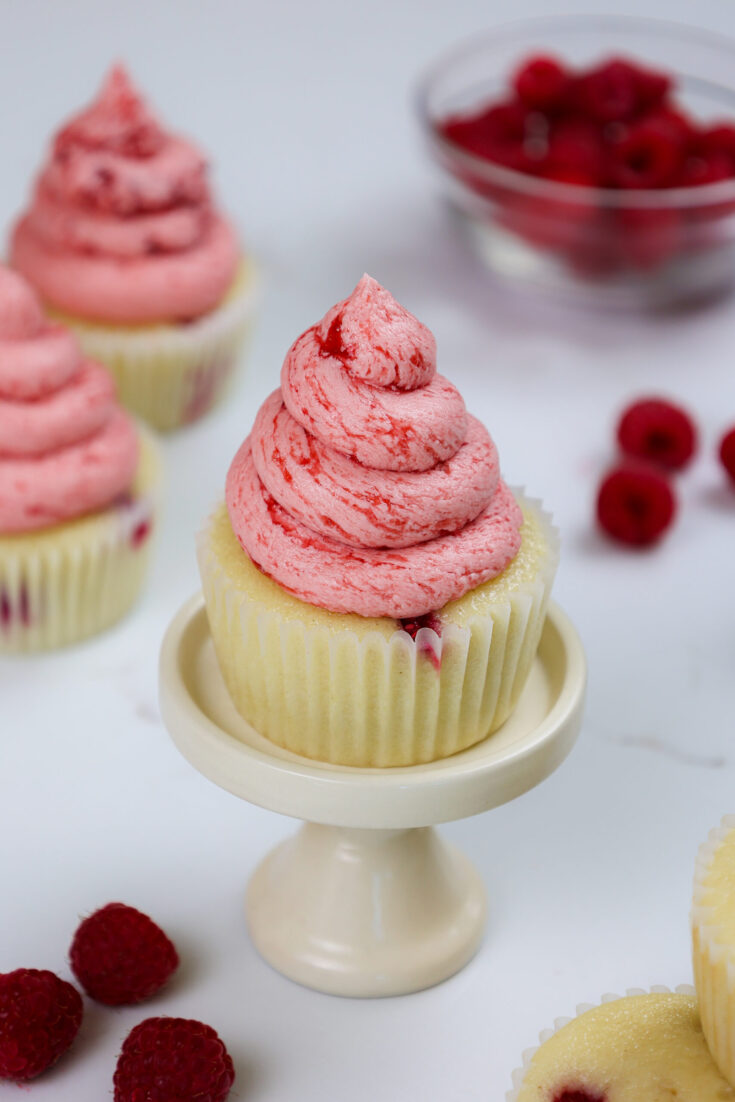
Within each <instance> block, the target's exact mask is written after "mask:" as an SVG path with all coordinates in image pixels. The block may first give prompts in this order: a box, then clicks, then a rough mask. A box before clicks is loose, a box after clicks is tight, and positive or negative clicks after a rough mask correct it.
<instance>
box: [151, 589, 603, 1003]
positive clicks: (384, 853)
mask: <svg viewBox="0 0 735 1102" xmlns="http://www.w3.org/2000/svg"><path fill="white" fill-rule="evenodd" d="M585 678H586V667H585V658H584V652H583V649H582V645H581V643H580V641H579V637H578V635H577V633H576V631H575V629H574V627H573V625H572V624H571V622H570V621H569V619H568V618H567V617H566V616H565V614H564V613H563V612H562V611H561V609H560V608H559V607H558V606H556V605H554V604H552V605H551V606H550V608H549V612H548V615H547V618H546V623H545V625H544V630H543V633H542V637H541V643H540V646H539V650H538V655H537V657H536V660H535V662H534V665H533V667H532V669H531V673H530V675H529V678H528V682H527V684H526V687H525V688H524V690H523V693H522V695H521V698H520V701H519V703H518V705H517V707H516V709H515V711H514V712H513V714H512V715H511V717H510V718H509V719H508V720H507V721H506V723H504V724H503V726H502V727H501V728H500V729H499V730H498V731H496V732H495V734H493V735H492V737H490V738H488V739H486V740H485V741H484V742H481V743H479V744H478V745H477V746H473V747H471V748H470V749H469V750H465V751H463V752H462V753H460V754H455V755H454V756H453V757H451V758H445V759H443V760H442V761H437V762H431V763H429V764H427V765H418V766H412V767H406V768H403V767H401V768H394V769H356V768H351V767H348V766H335V765H329V764H328V763H324V762H316V761H311V760H309V759H306V758H302V757H299V756H298V755H296V754H292V753H289V752H288V751H286V750H282V749H280V747H277V746H275V745H274V744H273V743H271V742H269V741H268V740H266V739H264V738H263V737H261V736H260V735H259V734H258V733H257V731H255V730H254V729H253V728H252V727H251V726H250V725H249V724H248V723H247V722H246V721H245V720H244V719H243V718H242V717H241V716H240V715H239V714H238V712H236V710H235V708H234V705H233V704H232V701H231V699H230V697H229V694H228V692H227V689H226V688H225V684H224V681H223V680H222V676H221V674H220V672H219V667H218V665H217V660H216V657H215V653H214V646H213V643H212V639H211V636H210V633H209V625H208V622H207V616H206V612H205V609H204V602H203V599H202V597H201V596H197V597H194V598H192V599H191V600H190V601H188V602H187V604H185V605H184V607H183V608H182V609H181V611H180V612H179V613H178V615H177V616H176V618H175V619H174V620H173V622H172V623H171V625H170V627H169V629H168V631H167V633H166V637H165V639H164V642H163V647H162V651H161V666H160V698H161V712H162V714H163V719H164V722H165V723H166V726H167V727H168V729H169V731H170V733H171V736H172V738H173V740H174V742H175V743H176V746H177V747H178V749H179V750H180V751H181V753H182V754H183V755H184V757H186V758H187V759H188V761H189V762H190V763H191V764H192V765H193V766H194V767H195V768H196V769H198V770H199V772H200V773H203V774H204V776H206V777H208V778H209V779H210V780H211V781H214V782H215V784H218V785H219V786H220V787H222V788H224V789H226V790H227V791H228V792H232V793H233V794H234V795H235V796H239V797H240V798H241V799H244V800H248V801H249V802H250V803H254V804H258V805H259V806H261V807H266V808H269V809H270V810H272V811H277V812H280V813H282V814H284V815H291V816H294V817H295V818H298V819H303V820H305V823H304V825H303V826H302V828H301V830H300V831H299V832H298V833H297V834H296V835H295V836H294V837H292V838H290V839H289V840H287V841H286V842H284V843H282V844H281V845H280V846H278V847H277V848H276V849H275V850H274V851H273V852H272V853H270V854H269V855H268V856H267V857H266V858H265V860H264V861H263V862H262V864H261V865H260V866H259V867H258V869H257V870H256V872H255V874H254V875H253V877H252V879H251V881H250V885H249V887H248V892H247V903H246V910H247V920H248V927H249V930H250V934H251V937H252V939H253V942H254V944H255V946H256V948H257V949H258V951H259V952H260V954H261V955H262V956H263V957H264V958H265V959H266V960H267V961H268V962H269V963H270V964H272V965H273V967H275V968H276V969H278V971H280V972H282V973H283V974H284V975H286V976H289V977H290V978H291V979H294V980H297V981H298V982H299V983H302V984H305V985H306V986H308V987H313V988H316V989H317V990H319V991H324V992H328V993H330V994H335V995H353V996H377V995H397V994H406V993H408V992H410V991H417V990H420V989H421V988H424V987H429V986H431V985H432V984H435V983H439V982H440V981H441V980H443V979H446V978H448V977H449V976H451V975H453V974H454V973H455V972H457V971H458V970H459V969H460V968H462V967H463V965H465V964H466V963H467V961H468V960H470V958H471V957H472V956H473V955H474V953H475V952H476V950H477V948H478V946H479V944H480V941H481V940H482V935H483V931H484V927H485V918H486V899H485V889H484V886H483V884H482V881H481V879H480V877H479V875H478V874H477V872H476V871H475V870H474V868H473V866H472V865H471V864H470V863H469V861H468V860H467V859H466V858H465V857H464V856H463V855H462V854H461V853H459V852H458V851H457V850H455V849H454V847H452V846H449V845H447V844H446V843H445V842H443V841H442V839H441V838H440V836H439V835H438V834H437V832H436V831H435V830H434V829H433V827H434V825H435V824H437V823H443V822H449V821H452V820H455V819H462V818H465V817H467V816H469V815H476V814H478V813H479V812H481V811H488V810H490V809H491V808H493V807H498V806H500V805H501V804H504V803H507V802H508V801H509V800H512V799H515V797H516V796H520V795H521V794H522V793H524V792H527V791H528V790H529V789H531V788H533V787H535V785H537V784H539V783H540V782H541V781H542V780H544V779H545V778H546V777H548V776H549V775H550V774H551V773H553V771H554V770H555V769H556V768H557V766H559V765H560V764H561V762H562V761H563V760H564V758H565V757H566V755H567V754H568V753H569V751H570V750H571V748H572V746H573V744H574V742H575V740H576V738H577V735H578V733H579V728H580V722H581V715H582V705H583V699H584V688H585Z"/></svg>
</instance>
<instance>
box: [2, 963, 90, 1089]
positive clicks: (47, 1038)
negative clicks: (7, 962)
mask: <svg viewBox="0 0 735 1102" xmlns="http://www.w3.org/2000/svg"><path fill="white" fill-rule="evenodd" d="M81 1024H82V997H81V995H80V994H79V992H78V991H77V990H76V988H75V987H72V985H71V984H70V983H66V982H65V981H64V980H60V979H59V977H58V976H55V975H54V973H53V972H45V971H39V970H38V969H36V968H17V969H16V970H15V972H6V973H5V974H4V975H0V1079H14V1080H16V1081H18V1082H21V1081H22V1082H25V1081H26V1080H28V1079H35V1077H36V1076H37V1075H40V1074H41V1072H42V1071H46V1069H47V1068H50V1067H51V1065H52V1064H55V1063H56V1061H57V1060H58V1059H59V1057H60V1056H63V1054H64V1053H65V1052H66V1050H67V1049H68V1048H69V1046H70V1045H71V1043H72V1041H73V1040H74V1038H75V1037H76V1035H77V1032H78V1030H79V1026H80V1025H81Z"/></svg>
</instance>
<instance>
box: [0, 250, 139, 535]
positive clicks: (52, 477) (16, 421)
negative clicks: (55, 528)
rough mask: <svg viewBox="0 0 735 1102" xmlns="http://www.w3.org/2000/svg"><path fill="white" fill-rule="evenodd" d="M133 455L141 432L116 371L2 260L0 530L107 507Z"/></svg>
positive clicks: (126, 478) (131, 467) (123, 485)
mask: <svg viewBox="0 0 735 1102" xmlns="http://www.w3.org/2000/svg"><path fill="white" fill-rule="evenodd" d="M137 463H138V434H137V431H136V429H135V426H134V424H133V422H132V421H131V420H130V418H129V417H128V416H127V414H125V413H124V412H123V411H122V410H121V409H120V408H119V406H118V405H117V402H116V400H115V390H114V385H113V383H112V379H111V378H110V376H109V375H108V374H107V372H106V371H105V370H104V369H103V368H101V367H99V366H98V365H97V364H95V363H92V362H91V361H88V360H85V359H84V358H83V356H82V353H81V350H80V349H79V347H78V345H77V343H76V341H75V339H74V337H73V336H72V335H71V334H70V333H69V332H67V331H66V330H64V329H62V328H61V326H56V325H50V324H48V323H47V322H46V321H45V320H44V318H43V315H42V313H41V310H40V306H39V304H38V301H37V299H36V296H35V294H34V293H33V292H32V291H31V289H30V287H28V286H27V284H25V283H24V282H23V280H22V279H21V278H20V276H18V275H16V273H15V272H11V271H10V270H9V269H7V268H2V267H0V532H2V533H12V532H26V531H32V530H34V529H36V528H42V527H48V526H50V525H53V524H56V523H59V522H60V521H63V520H68V519H71V518H73V517H75V516H80V515H82V514H84V513H88V512H92V511H94V510H96V509H100V508H103V507H104V506H106V505H108V504H109V503H110V502H111V501H112V500H113V499H114V498H115V497H117V496H118V494H121V493H123V492H125V491H126V490H128V489H129V487H130V485H131V483H132V481H133V477H134V474H135V469H136V466H137Z"/></svg>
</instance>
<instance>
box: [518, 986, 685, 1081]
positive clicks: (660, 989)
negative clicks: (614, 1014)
mask: <svg viewBox="0 0 735 1102" xmlns="http://www.w3.org/2000/svg"><path fill="white" fill-rule="evenodd" d="M638 995H688V996H690V997H691V996H695V995H696V991H695V990H694V988H693V987H692V985H691V984H686V983H684V984H680V985H679V986H678V987H674V988H673V989H672V988H670V987H666V986H665V985H663V984H656V985H654V986H653V987H649V988H648V989H646V988H644V987H629V988H628V989H627V990H626V992H625V994H624V995H614V994H611V993H608V994H605V995H602V996H601V997H600V1001H599V1002H598V1003H580V1004H579V1005H578V1006H577V1007H576V1009H575V1012H574V1014H573V1015H571V1017H567V1018H556V1019H555V1020H554V1024H553V1026H552V1027H551V1028H550V1029H544V1030H542V1031H541V1033H539V1043H538V1044H537V1045H534V1046H532V1047H531V1048H527V1049H525V1050H524V1051H523V1052H522V1053H521V1061H522V1063H521V1066H520V1067H518V1068H516V1069H515V1070H514V1071H513V1074H512V1077H511V1078H512V1082H513V1086H512V1088H511V1090H509V1091H508V1092H507V1093H506V1095H505V1102H518V1096H519V1095H520V1092H521V1088H522V1086H523V1083H524V1080H525V1078H526V1074H527V1072H528V1069H529V1067H530V1065H531V1061H532V1060H533V1058H534V1056H535V1055H536V1053H537V1052H538V1050H539V1049H540V1048H541V1046H542V1045H544V1044H546V1042H547V1041H548V1040H550V1039H551V1038H552V1037H553V1036H554V1034H556V1033H558V1032H559V1031H560V1030H561V1029H563V1028H564V1026H567V1025H569V1023H570V1022H573V1021H574V1019H575V1018H581V1017H582V1015H583V1014H587V1013H588V1012H589V1011H590V1010H596V1009H597V1008H598V1007H599V1006H604V1005H605V1004H606V1003H612V1002H617V1001H618V1000H619V999H629V998H635V997H636V996H638ZM641 1102H643V1100H641Z"/></svg>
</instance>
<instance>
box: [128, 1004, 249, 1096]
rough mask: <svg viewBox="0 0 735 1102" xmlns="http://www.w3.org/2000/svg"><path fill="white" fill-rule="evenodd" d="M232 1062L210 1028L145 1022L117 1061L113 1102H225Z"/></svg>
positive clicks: (180, 1021) (154, 1020) (184, 1022)
mask: <svg viewBox="0 0 735 1102" xmlns="http://www.w3.org/2000/svg"><path fill="white" fill-rule="evenodd" d="M234 1080H235V1069H234V1068H233V1066H232V1060H231V1059H230V1055H229V1053H228V1052H227V1049H226V1048H225V1046H224V1044H223V1043H222V1041H221V1040H220V1039H219V1037H218V1036H217V1034H216V1033H215V1031H214V1030H213V1029H212V1027H211V1026H208V1025H204V1024H203V1022H197V1021H193V1020H192V1019H188V1018H146V1020H145V1021H144V1022H141V1023H140V1025H137V1026H136V1027H135V1029H133V1030H132V1032H131V1033H129V1034H128V1036H127V1038H126V1040H125V1043H124V1044H123V1047H122V1051H121V1053H120V1057H119V1059H118V1061H117V1068H116V1069H115V1076H114V1079H113V1083H114V1087H115V1098H114V1102H223V1100H224V1099H225V1098H227V1095H228V1094H229V1093H230V1087H231V1086H232V1084H233V1082H234Z"/></svg>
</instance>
